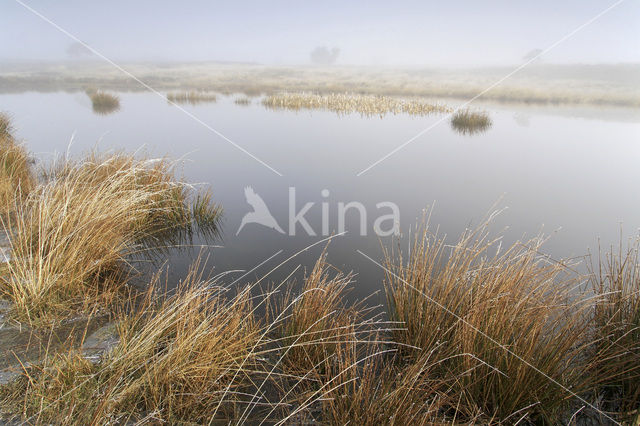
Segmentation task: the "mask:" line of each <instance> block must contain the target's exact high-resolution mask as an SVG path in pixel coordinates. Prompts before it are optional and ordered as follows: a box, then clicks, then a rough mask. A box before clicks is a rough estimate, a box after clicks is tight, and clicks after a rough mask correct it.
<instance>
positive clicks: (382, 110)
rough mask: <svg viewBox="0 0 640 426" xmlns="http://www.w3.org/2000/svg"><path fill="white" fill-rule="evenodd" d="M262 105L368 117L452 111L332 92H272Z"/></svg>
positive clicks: (419, 114)
mask: <svg viewBox="0 0 640 426" xmlns="http://www.w3.org/2000/svg"><path fill="white" fill-rule="evenodd" d="M262 104H263V105H264V106H265V107H267V108H272V109H289V110H294V111H299V110H301V109H309V110H312V109H318V110H325V111H332V112H335V113H338V114H352V113H355V112H357V113H360V114H361V115H363V116H366V117H373V116H379V117H384V116H385V115H387V114H393V115H396V114H408V115H413V116H425V115H431V114H437V113H446V112H450V111H451V109H450V108H449V107H447V106H444V105H439V104H432V103H426V102H423V101H420V100H415V99H413V100H403V99H399V98H393V97H389V96H374V95H357V94H350V93H331V94H328V95H320V94H313V93H281V94H275V95H269V96H267V97H265V98H264V99H263V100H262Z"/></svg>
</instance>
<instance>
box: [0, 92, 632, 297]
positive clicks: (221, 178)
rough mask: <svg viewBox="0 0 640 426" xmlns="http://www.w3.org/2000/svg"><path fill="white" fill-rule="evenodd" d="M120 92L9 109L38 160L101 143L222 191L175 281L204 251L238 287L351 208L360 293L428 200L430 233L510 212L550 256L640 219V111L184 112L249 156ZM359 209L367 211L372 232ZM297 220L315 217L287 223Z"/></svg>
mask: <svg viewBox="0 0 640 426" xmlns="http://www.w3.org/2000/svg"><path fill="white" fill-rule="evenodd" d="M119 97H120V109H119V110H117V111H116V112H114V113H112V114H106V115H96V114H95V113H94V112H93V110H92V105H91V101H90V100H89V98H88V97H87V95H86V94H85V93H81V92H77V93H62V92H60V93H35V92H29V93H22V94H3V95H0V110H3V111H8V112H9V113H10V114H11V116H12V118H13V123H14V126H15V128H16V135H17V136H18V138H20V139H21V140H24V141H25V143H26V144H27V147H28V149H29V150H30V151H31V152H33V153H34V155H35V157H36V158H37V159H38V160H39V161H41V162H45V163H46V162H47V161H49V160H51V158H53V156H55V155H60V154H64V153H65V152H69V153H70V155H72V156H74V155H79V154H81V153H83V152H86V151H88V150H90V149H92V148H94V147H98V148H99V149H100V150H102V151H105V150H121V149H123V150H127V151H134V150H140V152H144V153H148V154H149V155H152V156H164V155H167V156H170V157H172V158H178V159H183V160H185V163H184V166H183V168H182V169H181V170H182V173H183V174H184V177H185V178H186V179H187V180H188V181H190V182H194V183H198V184H203V185H210V186H211V187H212V189H213V193H214V196H215V199H216V201H217V202H218V203H220V204H222V206H223V207H224V211H225V213H224V221H223V231H222V237H221V239H220V240H218V241H214V242H208V243H210V244H213V245H215V246H212V247H207V248H205V249H201V248H200V247H197V246H196V247H184V248H180V249H176V250H173V251H172V252H171V255H170V259H169V261H168V263H167V264H168V267H169V271H170V276H171V277H172V278H178V277H180V276H182V275H184V273H185V271H186V269H187V267H188V265H189V264H190V263H191V261H192V260H193V259H194V258H195V257H196V256H198V253H199V252H200V251H201V250H203V253H202V254H203V255H204V256H208V265H209V267H210V268H211V273H212V274H216V273H222V272H226V271H232V272H230V273H229V274H228V275H226V276H225V278H224V279H225V280H226V281H228V282H233V281H236V280H238V281H251V280H255V279H256V277H262V276H263V275H264V274H266V273H267V272H269V271H270V270H271V269H272V268H274V267H275V266H277V265H278V264H280V263H281V262H282V261H284V260H285V259H287V258H288V257H289V256H291V255H292V254H294V253H296V252H298V251H299V250H302V249H304V248H305V247H307V246H309V245H311V244H314V243H317V242H318V241H321V240H323V239H325V238H327V235H330V234H331V233H333V232H335V233H338V232H339V231H340V230H341V229H340V228H341V227H340V222H341V217H342V216H344V217H345V221H344V224H343V227H344V230H345V231H346V233H345V234H344V235H339V236H336V237H335V238H333V239H332V240H331V243H330V246H329V248H328V252H329V257H328V258H329V261H330V262H331V263H332V264H333V265H335V266H336V267H338V268H340V269H342V270H343V271H354V272H355V273H356V274H357V275H356V283H355V291H354V292H353V295H354V296H355V297H357V298H362V297H365V296H367V295H369V294H371V293H372V292H375V291H377V290H380V289H381V288H382V280H383V276H384V274H383V271H382V270H381V269H380V268H379V267H378V266H377V265H375V264H374V263H372V261H371V260H369V259H367V258H366V257H365V256H364V255H366V256H370V257H371V258H372V259H375V260H377V261H379V260H381V258H382V249H381V247H383V246H384V247H388V248H390V247H391V246H392V245H396V244H399V245H400V246H401V247H404V248H406V244H407V238H408V235H409V234H410V230H411V229H415V225H416V223H418V222H420V220H421V217H422V215H423V213H422V212H423V210H424V209H425V208H427V207H429V206H431V205H434V207H433V209H432V215H431V223H432V226H433V228H434V229H435V227H438V228H439V233H440V234H442V235H447V236H449V237H450V238H452V239H454V238H456V237H457V236H458V235H459V234H460V233H461V232H462V231H463V230H464V229H465V228H466V227H469V226H473V225H474V224H479V223H480V222H481V221H482V220H483V217H485V216H486V214H487V213H488V212H490V211H492V210H495V209H496V208H498V209H502V208H505V210H504V211H503V212H502V213H501V214H500V215H499V216H498V217H497V218H496V219H495V220H494V221H493V225H492V228H493V229H494V230H495V231H496V232H500V231H502V230H504V231H503V234H504V241H505V243H506V244H508V243H511V242H513V241H515V240H518V239H522V238H525V239H527V238H529V237H533V236H536V235H538V234H539V233H543V234H544V235H547V236H549V237H550V238H549V240H548V241H547V243H546V244H545V246H544V248H545V253H547V254H549V255H550V256H551V257H553V258H566V257H575V256H583V255H585V254H587V253H588V250H589V249H590V250H591V251H592V252H595V251H597V249H598V244H601V245H602V246H603V247H607V246H608V245H610V244H616V243H617V242H618V241H619V239H620V236H621V234H622V236H623V238H626V237H629V236H632V235H636V234H637V232H638V229H639V228H640V196H639V190H638V183H639V182H640V167H638V164H640V114H639V113H638V112H637V111H633V110H628V109H627V110H625V109H620V110H616V109H598V108H595V107H561V106H549V107H533V106H521V105H509V106H505V105H496V104H493V105H492V104H487V105H480V106H475V105H474V108H476V107H477V108H480V109H484V110H486V111H487V112H488V114H489V116H490V118H491V122H492V126H491V127H490V128H488V129H487V130H486V131H484V132H479V133H472V134H464V133H459V132H456V131H454V130H453V129H452V127H451V126H450V124H449V122H448V121H447V120H442V118H443V116H442V115H432V116H428V117H411V116H406V115H386V116H385V117H384V118H382V119H381V118H379V117H362V116H360V115H359V114H357V113H356V114H348V115H337V114H335V113H333V112H329V111H299V112H295V111H284V110H270V109H266V108H265V107H263V106H262V105H261V103H260V100H259V99H258V98H253V99H251V100H250V102H249V104H248V105H246V104H245V103H244V102H235V100H236V99H237V97H234V96H228V97H225V96H218V101H217V102H215V103H200V104H197V105H189V104H184V105H180V108H184V109H185V110H186V111H188V112H189V113H191V114H193V116H195V117H197V118H198V119H199V120H201V121H202V122H203V123H206V124H207V125H208V126H210V127H211V128H213V129H215V130H217V131H218V132H220V133H221V134H223V135H224V136H225V137H227V138H228V139H229V140H231V141H233V142H234V143H235V144H237V145H238V146H240V147H242V148H243V149H244V150H246V151H247V152H248V153H250V155H249V154H247V153H245V152H243V151H242V150H241V149H238V148H237V147H236V146H234V145H233V144H232V143H230V142H229V141H227V140H225V139H223V138H221V137H220V136H219V135H217V134H215V133H214V132H212V131H211V130H210V129H208V128H206V127H205V126H203V125H202V123H199V122H197V121H196V120H194V118H193V117H190V116H189V115H188V114H185V113H184V111H181V110H180V109H179V108H177V107H176V106H173V105H170V104H169V103H167V102H166V101H163V100H162V99H161V98H160V97H158V96H157V95H156V94H153V93H121V94H119ZM440 121H441V122H440ZM431 126H433V128H430V127H431ZM428 128H430V129H429V130H428V131H426V132H425V133H424V134H423V135H422V136H420V137H418V138H417V139H415V140H414V141H412V142H411V143H409V144H407V145H406V146H405V147H404V148H402V149H400V150H398V151H397V152H395V153H394V154H393V155H391V156H389V157H388V158H386V159H385V160H384V161H381V162H379V163H378V164H376V165H375V166H374V167H371V168H369V166H371V165H372V164H374V163H375V162H377V161H378V160H379V159H380V158H382V157H384V156H385V155H387V154H388V153H390V152H391V151H393V150H394V149H395V148H396V147H398V146H399V145H401V144H403V143H405V142H407V141H408V140H410V139H411V138H413V137H414V136H415V135H416V134H418V133H419V132H421V131H423V130H425V129H428ZM253 157H256V158H258V159H260V160H261V161H263V162H264V163H266V164H267V165H269V166H270V167H271V168H273V169H274V170H275V171H277V172H279V173H280V174H281V175H282V176H280V175H279V174H277V173H275V172H274V171H273V170H271V169H270V168H268V167H265V165H263V164H261V163H260V162H258V161H256V159H254V158H253ZM368 168H369V169H368ZM365 169H368V170H366V171H365V172H364V173H361V174H360V175H358V174H359V173H360V172H362V171H363V170H365ZM247 187H250V189H246V188H247ZM292 198H295V205H293V206H292V205H291V204H292V203H291V201H292ZM256 200H259V201H257V203H258V204H260V202H261V201H263V202H264V205H266V206H267V208H268V211H269V213H270V215H267V216H266V217H267V219H268V220H267V219H264V217H265V216H264V215H262V218H263V219H264V220H262V222H263V223H265V220H266V221H267V222H268V221H271V222H270V223H271V226H269V227H268V226H263V225H261V224H259V223H256V222H255V221H252V217H249V218H248V219H245V222H246V223H245V225H244V226H243V227H242V229H241V230H240V231H239V232H238V230H239V227H240V225H241V222H242V220H243V218H244V217H245V215H246V214H247V213H249V212H251V211H252V210H253V209H254V208H255V204H256ZM248 201H251V202H252V203H253V208H252V206H250V205H249V204H248ZM349 202H356V203H359V207H353V205H352V208H349V209H347V210H346V214H343V212H341V208H344V207H345V206H344V204H346V203H349ZM308 203H311V204H308ZM341 203H343V204H342V205H341ZM380 203H384V204H382V205H380ZM496 203H497V204H496ZM391 204H393V205H394V206H397V210H398V219H399V223H398V226H399V232H400V235H399V236H397V237H396V236H379V235H377V234H376V233H375V232H374V224H375V223H376V219H379V220H380V221H381V222H380V223H379V224H380V225H381V228H382V230H389V229H392V228H393V225H394V223H393V220H391V219H389V216H388V215H390V214H391V213H392V211H393V209H392V208H391V207H389V206H390V205H391ZM305 206H306V210H305ZM358 208H360V210H358ZM290 210H293V212H291V211H290ZM292 213H293V214H292ZM361 213H363V214H366V221H365V223H364V225H365V229H364V231H365V232H361V229H360V228H361V226H360V225H361ZM296 214H299V215H301V216H302V219H303V220H299V221H297V224H295V227H294V228H293V229H291V227H290V219H292V217H293V216H295V215H296ZM385 215H387V219H386V220H385ZM269 216H270V217H269ZM299 218H300V216H299ZM274 221H275V224H276V225H273V223H274ZM303 221H306V223H308V226H307V227H305V226H304V224H303ZM258 222H260V220H258ZM280 231H282V232H280ZM293 231H295V232H293ZM310 231H311V232H310ZM310 234H315V235H310ZM362 234H366V235H362ZM195 243H196V245H197V244H204V243H207V242H205V241H195ZM324 245H325V243H320V244H317V245H315V246H314V247H312V248H311V249H310V250H308V251H305V252H303V253H301V254H300V255H298V256H296V257H295V258H294V259H292V260H291V261H289V263H287V264H285V265H284V266H282V267H280V268H279V269H277V270H276V271H275V272H273V273H272V274H270V275H269V276H268V281H278V280H280V279H282V278H284V277H286V276H287V275H288V274H289V273H290V272H291V271H292V270H293V269H294V268H295V267H296V266H297V265H302V266H303V267H304V266H306V267H310V266H312V264H313V262H314V260H315V259H317V257H318V256H319V254H320V253H321V252H322V249H323V248H324ZM241 271H246V272H241ZM247 272H248V273H247Z"/></svg>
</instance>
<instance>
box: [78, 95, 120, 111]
mask: <svg viewBox="0 0 640 426" xmlns="http://www.w3.org/2000/svg"><path fill="white" fill-rule="evenodd" d="M86 93H87V96H89V98H90V99H91V105H92V108H93V112H95V113H96V114H99V115H107V114H112V113H114V112H116V111H118V110H119V109H120V98H119V97H117V96H116V95H112V94H110V93H107V92H103V91H101V90H94V89H88V90H87V91H86Z"/></svg>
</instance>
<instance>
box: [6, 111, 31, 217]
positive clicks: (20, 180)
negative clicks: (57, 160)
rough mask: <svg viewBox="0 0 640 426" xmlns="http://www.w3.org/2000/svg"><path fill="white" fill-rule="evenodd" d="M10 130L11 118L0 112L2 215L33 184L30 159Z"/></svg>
mask: <svg viewBox="0 0 640 426" xmlns="http://www.w3.org/2000/svg"><path fill="white" fill-rule="evenodd" d="M11 132H12V127H11V120H10V119H9V117H8V116H7V115H6V114H0V212H1V213H2V214H3V215H6V214H7V213H9V212H11V211H12V210H13V209H14V208H15V203H16V201H17V200H22V199H23V198H24V197H25V196H26V195H27V194H28V193H29V192H30V191H31V190H32V189H33V187H34V185H35V177H34V175H33V171H32V170H31V159H30V158H29V155H28V153H27V151H26V150H25V148H24V147H23V146H21V145H19V144H18V143H17V142H16V140H15V139H14V137H13V135H12V134H11Z"/></svg>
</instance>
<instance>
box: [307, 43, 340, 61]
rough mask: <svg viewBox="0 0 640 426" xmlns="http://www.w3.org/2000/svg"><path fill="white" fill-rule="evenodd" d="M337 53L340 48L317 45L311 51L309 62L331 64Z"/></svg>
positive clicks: (336, 57)
mask: <svg viewBox="0 0 640 426" xmlns="http://www.w3.org/2000/svg"><path fill="white" fill-rule="evenodd" d="M339 54H340V49H338V48H337V47H334V48H333V49H331V50H329V49H327V47H326V46H319V47H316V48H315V49H313V50H312V51H311V62H312V63H314V64H316V65H333V64H334V63H335V62H336V59H338V55H339Z"/></svg>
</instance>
